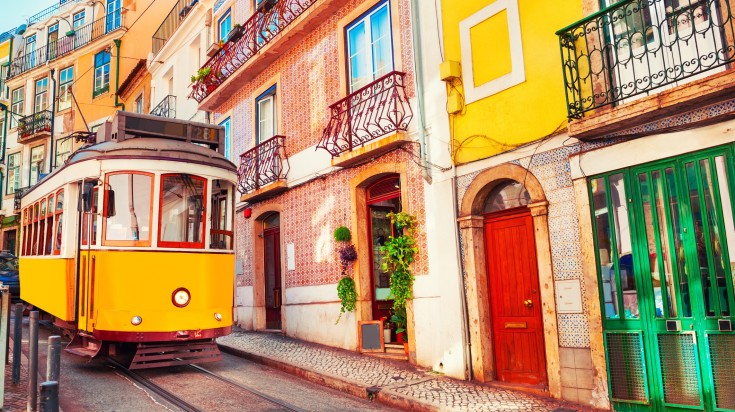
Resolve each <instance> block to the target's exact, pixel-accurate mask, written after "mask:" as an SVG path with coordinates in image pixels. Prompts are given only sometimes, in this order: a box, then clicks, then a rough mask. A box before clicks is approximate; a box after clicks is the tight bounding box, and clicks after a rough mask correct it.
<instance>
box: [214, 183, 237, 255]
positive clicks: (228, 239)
mask: <svg viewBox="0 0 735 412" xmlns="http://www.w3.org/2000/svg"><path fill="white" fill-rule="evenodd" d="M221 182H224V183H225V185H226V188H224V189H222V188H220V190H218V191H215V190H214V188H215V187H217V185H221ZM233 191H234V187H233V186H232V183H230V182H228V181H226V180H217V179H215V180H212V195H211V197H210V202H211V211H210V218H209V219H210V229H209V248H210V249H215V250H233V246H234V243H235V239H234V238H235V231H234V229H233V227H234V222H233V220H234V214H233V210H232V209H233V206H232V205H233V202H232V195H233ZM223 204H224V228H222V227H220V226H221V225H222V223H221V222H220V217H222V214H221V212H222V209H223ZM215 213H217V214H216V215H215ZM219 239H221V240H219ZM215 240H217V241H215Z"/></svg>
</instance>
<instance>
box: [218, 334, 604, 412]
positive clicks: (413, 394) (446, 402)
mask: <svg viewBox="0 0 735 412" xmlns="http://www.w3.org/2000/svg"><path fill="white" fill-rule="evenodd" d="M217 342H218V343H219V344H220V345H222V346H225V347H229V348H232V349H234V350H236V351H240V352H242V353H246V354H249V355H254V356H256V357H261V358H264V359H269V360H272V361H276V362H280V363H283V364H287V365H290V366H292V367H295V368H299V369H302V370H308V371H311V372H314V373H316V374H319V375H324V376H329V377H338V378H340V379H341V380H342V381H345V382H347V383H353V384H356V385H359V386H362V387H366V388H370V391H371V392H372V391H374V390H378V391H379V394H378V399H381V397H382V396H384V395H387V396H386V398H385V399H387V398H392V399H398V400H400V401H402V402H403V403H404V404H407V405H411V407H412V409H413V408H417V409H427V410H432V409H433V410H447V411H450V410H457V411H556V412H562V411H564V412H566V411H569V412H571V411H587V410H591V409H586V408H584V407H581V406H579V405H575V404H570V403H565V402H560V401H556V400H553V399H549V398H544V397H541V396H535V395H531V394H527V393H524V392H517V391H513V390H509V389H504V388H497V387H491V386H485V385H478V384H474V383H471V382H467V381H461V380H456V379H451V378H447V377H444V376H441V375H437V374H435V373H432V372H428V371H424V370H421V369H418V368H416V367H414V366H413V365H410V364H408V363H404V362H396V361H391V360H386V359H381V358H376V357H372V356H366V355H362V354H360V353H356V352H351V351H347V350H342V349H337V348H332V347H328V346H323V345H318V344H314V343H309V342H303V341H300V340H297V339H293V338H289V337H286V336H283V335H281V334H274V333H259V332H244V331H239V330H236V331H233V333H232V334H231V335H229V336H225V337H222V338H219V339H217ZM418 405H421V406H424V408H421V407H417V406H418Z"/></svg>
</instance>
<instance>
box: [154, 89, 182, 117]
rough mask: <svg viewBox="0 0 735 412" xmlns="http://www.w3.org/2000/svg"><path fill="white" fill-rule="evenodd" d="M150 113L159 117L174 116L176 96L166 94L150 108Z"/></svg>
mask: <svg viewBox="0 0 735 412" xmlns="http://www.w3.org/2000/svg"><path fill="white" fill-rule="evenodd" d="M151 114H152V115H154V116H160V117H170V118H172V119H175V118H176V96H173V95H170V94H169V95H168V96H166V97H164V98H163V100H161V102H160V103H158V105H157V106H156V107H155V108H154V109H153V110H151Z"/></svg>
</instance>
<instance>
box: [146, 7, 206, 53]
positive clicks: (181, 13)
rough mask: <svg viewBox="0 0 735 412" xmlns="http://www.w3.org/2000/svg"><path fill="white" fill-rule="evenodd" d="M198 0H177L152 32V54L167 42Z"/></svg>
mask: <svg viewBox="0 0 735 412" xmlns="http://www.w3.org/2000/svg"><path fill="white" fill-rule="evenodd" d="M197 3H199V0H179V1H178V2H176V5H175V6H174V7H173V8H172V9H171V11H170V12H169V13H168V15H167V16H166V18H165V19H163V23H161V25H160V26H159V27H158V30H156V32H155V33H153V38H152V40H153V49H152V51H153V55H154V56H155V55H157V54H158V52H159V51H161V49H162V48H163V46H164V45H165V44H166V42H168V40H169V39H170V38H171V36H173V35H174V33H175V32H176V29H178V28H179V26H181V23H182V22H183V21H184V19H185V18H186V16H187V15H188V14H189V12H190V11H191V8H192V7H194V6H195V5H196V4H197Z"/></svg>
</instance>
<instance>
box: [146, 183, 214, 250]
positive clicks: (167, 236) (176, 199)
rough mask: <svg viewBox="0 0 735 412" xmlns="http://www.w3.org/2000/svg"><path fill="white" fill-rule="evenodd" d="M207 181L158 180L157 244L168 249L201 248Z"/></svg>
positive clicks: (202, 244) (202, 243)
mask: <svg viewBox="0 0 735 412" xmlns="http://www.w3.org/2000/svg"><path fill="white" fill-rule="evenodd" d="M206 189H207V181H206V179H204V178H201V177H197V176H192V175H189V174H185V173H181V174H171V175H163V176H161V215H160V216H159V224H160V228H159V234H158V236H159V237H158V243H159V245H161V246H169V247H202V248H203V247H204V218H205V216H206V213H207V212H206V203H205V202H204V196H205V193H206Z"/></svg>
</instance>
